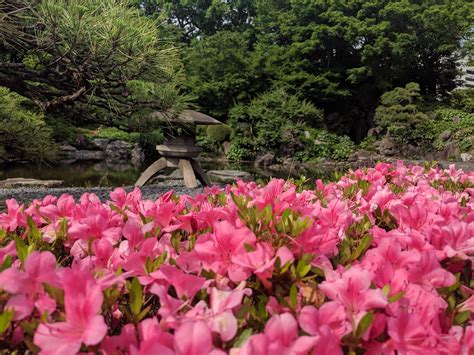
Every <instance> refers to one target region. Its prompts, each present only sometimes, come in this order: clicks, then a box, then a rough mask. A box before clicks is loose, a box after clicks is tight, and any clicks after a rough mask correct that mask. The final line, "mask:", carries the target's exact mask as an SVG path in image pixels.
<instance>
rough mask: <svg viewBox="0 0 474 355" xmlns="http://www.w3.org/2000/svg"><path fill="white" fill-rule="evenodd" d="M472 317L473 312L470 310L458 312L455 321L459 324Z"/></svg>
mask: <svg viewBox="0 0 474 355" xmlns="http://www.w3.org/2000/svg"><path fill="white" fill-rule="evenodd" d="M470 317H471V312H470V311H464V312H460V313H458V314H456V317H454V323H455V324H457V325H462V324H464V323H465V322H466V321H467V320H468V319H469V318H470Z"/></svg>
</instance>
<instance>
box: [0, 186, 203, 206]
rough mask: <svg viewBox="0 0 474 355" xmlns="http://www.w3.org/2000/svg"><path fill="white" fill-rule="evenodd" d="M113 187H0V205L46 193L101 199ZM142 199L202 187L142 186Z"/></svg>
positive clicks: (29, 200)
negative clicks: (86, 194)
mask: <svg viewBox="0 0 474 355" xmlns="http://www.w3.org/2000/svg"><path fill="white" fill-rule="evenodd" d="M124 188H125V190H127V191H128V192H130V191H132V190H133V189H134V187H133V186H126V187H124ZM114 189H115V187H64V188H63V187H60V188H31V187H28V188H13V189H0V205H4V201H5V200H6V199H9V198H15V199H16V200H17V201H21V202H26V203H27V202H31V201H32V200H34V199H39V198H43V197H45V196H47V195H53V196H60V195H61V194H70V195H72V196H74V198H76V199H78V198H79V197H81V195H82V194H83V193H85V192H93V193H95V194H96V195H97V196H98V197H99V198H100V199H101V200H102V201H106V200H108V199H109V193H110V191H112V190H114ZM141 190H142V195H143V198H144V199H156V198H157V197H158V196H160V195H162V194H164V193H165V192H167V191H169V190H174V191H175V192H176V193H177V194H187V195H195V194H197V193H201V192H202V191H203V189H202V188H201V187H197V188H194V189H189V188H187V187H185V186H182V185H170V184H160V185H151V186H143V187H142V188H141Z"/></svg>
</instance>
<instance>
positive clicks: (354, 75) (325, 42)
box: [137, 0, 473, 139]
mask: <svg viewBox="0 0 474 355" xmlns="http://www.w3.org/2000/svg"><path fill="white" fill-rule="evenodd" d="M137 2H138V3H140V6H141V7H143V8H145V9H146V12H147V13H148V14H149V15H152V14H161V15H165V16H168V22H169V23H170V24H172V25H173V24H174V25H176V26H177V27H178V28H179V29H180V31H181V33H182V35H183V37H182V38H183V43H187V48H188V49H187V51H188V52H190V53H191V55H190V56H191V58H192V60H190V61H188V62H187V66H186V70H187V72H188V75H189V76H190V78H191V82H192V83H193V87H192V88H191V90H192V91H193V92H194V93H195V94H196V95H197V96H198V103H199V104H201V105H202V106H203V107H205V108H206V109H207V110H208V111H210V112H215V113H221V118H225V111H226V109H227V110H228V109H230V108H231V106H232V104H233V102H234V101H241V100H244V101H247V102H248V99H249V97H250V96H255V95H256V94H258V93H259V92H262V91H266V90H270V89H272V87H273V86H278V87H283V88H285V89H286V90H287V91H289V92H291V93H295V94H298V95H299V96H301V97H302V98H304V99H307V100H310V101H311V102H313V103H314V104H316V105H318V106H319V107H321V108H324V110H325V111H326V114H328V115H329V120H327V123H328V126H329V127H331V128H333V129H336V130H340V131H343V132H346V133H351V134H352V135H353V137H354V138H356V139H357V138H361V136H363V134H365V131H366V130H367V129H368V128H369V127H370V126H372V125H373V118H372V117H373V113H374V109H375V107H376V105H377V103H378V100H379V98H380V95H381V94H383V92H385V91H388V90H391V89H393V88H395V87H397V86H404V85H405V84H407V83H408V82H417V83H419V85H420V89H421V93H422V94H423V95H431V96H432V97H435V96H443V95H445V94H446V93H447V92H449V91H450V90H451V89H453V88H454V87H455V80H456V77H457V68H456V61H457V60H458V59H459V58H460V57H461V56H462V55H463V54H464V53H463V51H462V45H461V44H462V43H463V42H464V43H469V42H468V38H469V36H470V29H471V27H472V21H473V9H472V6H471V5H472V4H471V1H466V0H453V1H451V0H441V1H439V0H436V1H435V0H427V1H418V0H371V1H366V0H355V1H339V0H325V1H322V0H304V1H300V0H299V1H282V0H254V1H243V0H233V1H211V0H202V1H189V0H154V1H152V0H150V1H137ZM471 34H472V33H471ZM232 38H233V39H232ZM231 39H232V40H231ZM232 41H234V43H232ZM229 44H232V46H234V51H235V52H234V53H229V52H232V49H231V47H229ZM216 53H219V54H220V55H216ZM239 58H240V59H239ZM242 58H244V59H245V60H244V61H242ZM203 68H205V70H204V69H203ZM237 68H238V69H239V70H240V72H239V71H236V69H237ZM256 68H257V69H258V71H257V72H255V69H256ZM216 78H221V79H222V81H219V80H215V79H216ZM228 80H232V81H234V82H235V83H236V85H235V86H229V85H227V84H225V83H226V82H228ZM249 80H250V86H248V85H245V88H242V86H241V83H243V82H244V83H248V82H249ZM216 92H218V93H219V95H220V96H222V97H225V98H226V99H225V100H224V101H223V100H219V99H216V95H215V93H216ZM209 93H211V94H209ZM223 105H224V106H223ZM331 113H337V114H331ZM354 127H356V128H354ZM360 130H362V131H361V132H360Z"/></svg>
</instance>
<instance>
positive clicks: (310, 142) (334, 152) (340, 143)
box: [296, 129, 355, 161]
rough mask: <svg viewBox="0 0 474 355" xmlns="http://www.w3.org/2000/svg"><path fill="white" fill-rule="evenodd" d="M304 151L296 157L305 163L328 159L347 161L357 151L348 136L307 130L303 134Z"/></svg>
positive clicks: (320, 130)
mask: <svg viewBox="0 0 474 355" xmlns="http://www.w3.org/2000/svg"><path fill="white" fill-rule="evenodd" d="M302 137H303V142H304V150H302V151H301V152H298V153H297V155H296V157H297V158H298V159H300V160H303V161H309V160H317V159H319V158H327V159H332V160H335V161H343V160H346V159H347V158H348V157H349V156H350V155H351V154H352V153H353V152H354V150H355V144H354V142H353V141H352V140H351V139H350V138H349V137H348V136H342V135H337V134H334V133H329V132H327V131H325V130H322V129H319V130H318V129H307V130H306V134H304V133H303V135H302Z"/></svg>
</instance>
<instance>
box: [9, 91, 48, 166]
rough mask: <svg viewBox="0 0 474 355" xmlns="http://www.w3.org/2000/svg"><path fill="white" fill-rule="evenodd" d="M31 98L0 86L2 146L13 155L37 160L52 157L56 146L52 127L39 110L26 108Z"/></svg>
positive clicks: (13, 156) (45, 159) (40, 160)
mask: <svg viewBox="0 0 474 355" xmlns="http://www.w3.org/2000/svg"><path fill="white" fill-rule="evenodd" d="M27 102H28V100H27V99H26V98H24V97H22V96H20V95H18V94H16V93H13V92H11V91H10V90H8V89H6V88H4V87H0V145H1V146H3V149H4V154H5V155H6V156H9V157H12V158H20V159H26V160H31V161H36V162H38V161H39V162H42V161H48V160H53V159H54V158H55V155H56V145H55V144H54V142H53V139H52V130H51V129H50V128H49V127H48V126H47V124H46V122H45V121H44V116H43V115H42V114H40V113H36V112H34V111H31V110H28V109H26V108H25V107H24V105H25V104H27Z"/></svg>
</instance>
